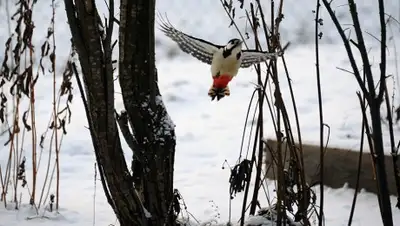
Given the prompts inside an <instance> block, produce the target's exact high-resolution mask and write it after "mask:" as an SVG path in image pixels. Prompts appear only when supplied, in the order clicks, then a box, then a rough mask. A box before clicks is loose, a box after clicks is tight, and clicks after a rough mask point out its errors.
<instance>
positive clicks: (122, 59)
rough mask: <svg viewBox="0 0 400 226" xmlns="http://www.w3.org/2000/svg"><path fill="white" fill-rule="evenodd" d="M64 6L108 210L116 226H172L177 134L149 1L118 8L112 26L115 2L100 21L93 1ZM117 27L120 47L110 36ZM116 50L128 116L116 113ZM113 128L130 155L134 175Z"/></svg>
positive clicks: (128, 1)
mask: <svg viewBox="0 0 400 226" xmlns="http://www.w3.org/2000/svg"><path fill="white" fill-rule="evenodd" d="M64 3H65V8H66V12H67V17H68V23H69V26H70V29H71V33H72V40H73V44H74V46H75V48H76V51H77V53H78V55H79V62H80V67H81V70H82V72H81V74H82V80H83V85H79V83H80V82H79V81H80V80H79V76H77V80H78V85H79V87H80V89H81V93H82V98H83V100H84V104H85V110H86V114H87V118H88V123H89V128H90V133H91V137H92V141H93V146H94V150H95V153H96V159H97V162H98V167H99V172H100V175H101V179H102V185H103V188H104V191H105V194H106V197H107V199H108V202H109V204H110V205H111V207H112V208H113V209H114V211H115V213H116V215H117V217H118V219H119V222H120V225H122V226H132V225H154V226H158V225H173V224H174V214H173V213H172V211H171V209H172V208H171V207H172V200H173V185H172V182H173V164H174V154H175V132H174V125H173V123H172V121H171V120H170V118H169V116H168V113H167V111H166V109H165V106H164V104H163V102H162V99H161V96H160V92H159V89H158V86H157V71H156V67H155V60H154V57H155V53H154V14H155V0H150V1H149V0H121V5H120V11H119V14H116V15H120V18H119V19H118V20H117V19H115V18H114V17H113V16H114V1H113V0H109V1H108V7H109V16H108V19H106V20H105V21H104V20H102V18H101V17H100V14H99V12H98V11H97V9H96V3H95V1H94V0H64ZM118 21H119V22H118ZM117 25H119V37H118V44H117V42H115V41H113V40H112V35H111V34H112V31H113V28H114V26H117ZM114 47H119V59H118V71H119V73H118V75H119V76H118V78H119V83H120V86H121V90H122V98H123V101H124V105H125V109H126V111H124V112H121V113H120V114H117V113H116V112H115V110H114V76H113V75H114V68H113V59H112V57H111V56H112V52H113V48H114ZM77 71H78V70H77V69H76V68H75V72H76V73H77ZM82 87H84V88H82ZM117 124H118V125H119V127H120V129H121V132H122V135H123V137H124V139H125V140H126V142H127V144H128V145H129V147H130V148H131V149H132V151H133V160H132V167H131V170H132V172H130V171H129V169H128V167H127V164H126V162H125V158H124V154H123V150H122V147H121V140H120V136H119V132H118V128H117ZM129 128H132V129H131V130H132V131H131V130H130V129H129Z"/></svg>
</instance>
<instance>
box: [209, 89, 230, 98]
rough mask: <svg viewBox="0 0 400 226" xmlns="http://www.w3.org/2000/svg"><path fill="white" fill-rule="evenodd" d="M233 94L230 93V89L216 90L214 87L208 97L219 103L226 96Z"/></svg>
mask: <svg viewBox="0 0 400 226" xmlns="http://www.w3.org/2000/svg"><path fill="white" fill-rule="evenodd" d="M230 94H231V93H230V91H229V88H228V87H225V88H216V87H214V86H212V87H211V88H210V90H209V91H208V96H210V97H211V101H213V100H214V99H215V98H217V101H219V100H220V99H222V98H223V97H225V96H229V95H230Z"/></svg>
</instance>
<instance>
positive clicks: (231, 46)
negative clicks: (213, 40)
mask: <svg viewBox="0 0 400 226" xmlns="http://www.w3.org/2000/svg"><path fill="white" fill-rule="evenodd" d="M242 43H243V42H242V40H240V39H237V38H234V39H231V40H229V42H228V44H226V46H225V51H232V50H236V49H237V50H239V51H240V50H242Z"/></svg>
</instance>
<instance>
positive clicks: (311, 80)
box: [0, 0, 400, 226]
mask: <svg viewBox="0 0 400 226" xmlns="http://www.w3.org/2000/svg"><path fill="white" fill-rule="evenodd" d="M343 1H344V0H341V1H335V4H337V5H341V3H340V2H343ZM98 2H99V3H100V4H101V2H102V1H98ZM215 2H218V1H215V0H203V1H202V2H201V3H199V1H178V0H159V1H158V7H157V8H158V10H159V11H160V12H161V13H164V12H165V13H167V15H168V17H169V19H170V21H171V22H172V23H173V24H174V25H175V26H176V27H177V28H178V29H181V30H183V31H184V32H187V33H190V34H193V35H195V36H199V37H202V38H205V39H209V40H211V41H213V42H218V43H221V44H223V43H224V42H226V40H227V39H229V38H230V37H232V36H236V33H235V30H234V29H233V28H228V25H229V21H228V19H227V18H226V16H225V15H224V12H223V9H222V8H221V6H220V5H219V4H218V3H215ZM386 3H387V8H388V13H389V14H392V15H393V16H394V17H396V18H399V17H400V12H398V10H399V3H398V1H396V0H391V1H389V0H387V1H386ZM58 4H59V8H58V15H57V20H56V24H57V27H56V34H57V42H58V46H57V56H58V60H59V61H58V62H59V64H60V65H58V70H60V71H61V70H62V68H63V65H64V61H63V59H66V57H67V56H68V52H69V49H68V47H69V38H70V36H69V28H68V26H67V24H66V20H65V19H66V18H65V15H64V14H65V13H64V5H63V2H62V1H59V2H58ZM285 4H286V5H285V7H286V8H285V20H284V22H283V23H282V29H283V31H282V38H283V39H284V40H287V41H293V43H294V44H293V45H292V46H291V48H290V49H289V50H288V52H287V53H286V55H285V57H286V62H287V64H288V66H289V71H290V75H291V79H292V83H293V87H294V92H295V94H296V101H297V104H298V111H299V116H300V124H301V130H302V134H303V140H305V141H308V142H312V143H315V142H318V137H319V136H318V134H319V132H318V130H319V125H318V122H317V118H318V110H317V109H318V108H317V95H316V92H317V91H316V79H315V66H314V63H315V58H314V50H313V49H314V47H313V46H312V44H311V43H312V42H313V41H312V35H313V33H312V31H313V25H312V20H313V14H312V12H311V11H312V10H313V9H314V5H313V4H314V1H307V2H304V3H302V5H301V10H300V7H298V6H297V5H298V1H293V0H287V1H285ZM375 5H376V3H375V1H374V2H373V3H372V1H360V3H359V7H360V16H361V18H362V23H363V24H364V25H365V27H366V29H365V30H366V31H368V32H370V33H372V34H374V35H377V34H379V29H378V17H377V16H376V17H373V16H371V15H375V14H373V13H376V11H377V7H375ZM1 7H2V8H1V10H2V11H1V15H5V11H4V8H3V7H4V4H2V5H1ZM100 8H102V9H104V6H103V5H101V7H100ZM205 11H207V14H206V16H204V12H205ZM237 11H238V12H237V13H238V15H237V16H236V17H237V18H239V10H238V9H237ZM12 12H13V11H12ZM340 12H342V13H343V17H342V18H343V20H344V22H343V23H345V21H346V18H348V17H346V16H345V13H346V12H347V9H346V8H345V7H341V8H340V7H339V8H338V13H340ZM34 13H36V14H34V20H35V25H36V29H37V32H38V34H37V36H35V37H36V39H35V43H38V44H37V46H39V44H40V43H41V42H42V41H43V40H44V38H43V37H44V35H45V33H46V31H47V30H46V29H47V26H48V23H49V18H50V15H51V10H50V6H49V3H43V2H40V1H39V3H38V5H37V7H36V10H35V12H34ZM323 15H324V16H325V17H324V19H325V20H324V21H325V25H324V27H323V30H324V39H323V42H324V43H325V44H324V45H323V46H321V63H320V64H321V71H322V74H321V76H322V81H321V82H322V86H323V102H324V117H325V123H326V124H328V125H329V126H330V128H331V137H330V145H332V146H339V147H345V148H357V147H358V146H359V136H360V132H359V131H360V128H361V127H360V125H361V120H360V113H359V111H360V110H359V107H358V106H359V105H358V101H357V96H356V91H357V90H358V88H357V87H358V86H357V83H356V81H355V79H354V78H353V77H352V75H350V74H348V73H345V72H343V71H340V70H338V69H337V68H336V67H342V68H346V69H350V65H349V64H348V61H347V58H346V54H345V51H344V49H343V47H342V46H341V45H340V40H339V39H337V37H336V33H335V31H334V30H333V29H332V24H331V23H330V22H329V18H327V13H326V12H323ZM182 18H185V19H182ZM215 21H218V22H215ZM347 21H349V20H348V19H347ZM239 24H241V25H242V26H241V28H242V29H244V19H242V20H241V21H239ZM211 25H212V26H211ZM396 29H397V31H395V32H397V33H396V34H397V36H394V37H395V38H394V40H395V41H396V43H397V46H400V40H399V37H400V36H399V30H400V29H399V27H398V26H397V28H396ZM0 30H1V32H0V42H1V43H4V41H5V40H6V39H7V38H8V28H7V25H6V24H5V23H4V22H2V26H0ZM394 30H395V29H394ZM292 31H296V32H292ZM215 34H218V35H215ZM156 35H157V40H158V42H157V67H158V71H159V86H160V89H161V93H162V94H163V98H164V101H165V103H166V106H167V109H168V111H169V113H170V115H171V118H172V119H173V120H174V122H175V124H176V125H177V126H176V134H177V139H178V140H177V150H176V165H175V187H176V188H177V189H179V191H180V192H181V194H182V195H183V198H184V199H185V202H186V204H187V206H188V210H189V211H190V212H191V213H192V214H193V215H194V216H195V217H196V218H197V219H199V220H201V221H202V222H206V221H208V220H210V219H211V220H217V221H218V222H220V223H224V222H226V221H227V220H228V214H229V205H228V204H229V201H228V199H229V194H228V189H229V184H228V179H229V175H230V172H229V170H227V169H226V168H225V170H223V169H222V168H221V166H222V164H223V162H224V161H225V160H227V161H228V163H230V164H231V165H233V164H234V163H235V162H236V160H237V158H238V153H239V147H240V142H241V136H242V128H243V124H244V119H245V116H246V111H247V105H248V102H249V100H250V97H251V94H252V92H253V90H254V85H253V84H252V82H255V81H256V78H255V76H254V75H255V74H254V71H253V70H252V69H244V70H242V71H240V73H239V76H238V77H237V78H235V79H234V81H232V82H231V85H230V88H231V96H230V97H227V98H224V99H222V100H221V101H220V102H210V99H209V98H208V96H207V91H208V88H209V85H210V82H211V80H210V78H209V67H208V66H207V65H205V64H202V63H200V62H198V61H196V60H195V59H193V58H191V57H190V56H187V55H184V54H179V55H178V56H176V57H174V58H173V59H170V58H168V57H167V56H168V53H170V52H171V51H175V52H176V45H175V44H174V43H173V42H172V41H170V40H168V39H167V38H166V37H164V36H162V34H161V33H160V32H158V31H157V33H156ZM368 40H369V43H370V44H371V46H372V47H373V48H372V49H371V56H374V62H373V64H374V65H375V68H376V69H377V65H378V63H379V62H378V60H377V59H379V58H378V56H379V49H378V48H377V47H378V45H379V43H378V42H377V41H374V40H373V38H371V37H369V38H368ZM338 43H339V44H338ZM1 48H2V49H0V52H3V48H4V47H1ZM388 49H389V56H388V57H389V58H388V69H387V70H388V74H394V73H395V70H396V67H395V64H396V62H395V59H394V50H393V45H392V44H390V46H389V47H388ZM178 53H179V52H178ZM397 64H398V66H400V65H399V62H397ZM282 74H283V73H282ZM51 82H52V81H51V76H47V77H42V78H41V79H40V80H39V83H38V84H37V87H38V89H37V93H36V95H37V109H36V110H37V116H36V117H37V122H39V123H38V124H39V126H38V133H39V134H40V133H42V132H44V130H45V128H46V123H47V122H48V120H49V117H50V115H51V109H50V103H51V99H50V98H51V95H49V90H51V89H52V87H51V86H52V83H51ZM396 82H397V81H396ZM74 85H75V83H74ZM388 85H391V83H389V84H388ZM75 87H76V86H75ZM281 87H282V92H283V95H284V98H285V99H286V100H289V93H288V89H287V82H286V80H282V82H281ZM396 95H398V94H396ZM287 103H289V102H287ZM288 105H289V104H288ZM116 106H117V108H118V109H121V108H122V102H121V101H118V100H117V103H116ZM71 108H72V112H73V113H72V122H71V124H70V125H68V134H67V136H65V137H64V139H63V146H62V149H61V157H60V158H61V190H60V192H61V193H60V205H61V209H60V214H49V213H45V215H46V216H48V217H49V218H48V219H47V218H34V219H30V220H27V219H26V218H27V217H32V216H35V215H36V214H35V211H34V210H32V209H30V207H28V205H26V204H27V203H28V202H29V197H28V195H27V194H28V193H27V190H26V189H21V188H20V189H19V191H20V192H22V193H21V194H18V196H19V197H21V203H22V204H23V205H24V206H25V208H21V209H20V210H18V211H16V210H13V209H12V205H9V210H4V207H3V205H0V219H1V220H0V226H8V225H20V226H28V225H43V226H53V225H57V226H58V225H60V226H67V225H68V226H86V225H93V224H94V221H95V225H98V226H100V225H104V226H106V225H111V224H114V225H118V224H117V223H116V217H115V215H114V213H113V211H112V210H111V208H110V207H109V205H108V204H107V202H106V200H105V198H104V195H103V191H102V188H101V185H100V183H98V182H97V185H96V187H97V189H95V180H94V175H95V170H94V169H95V167H94V163H95V158H94V153H93V148H92V146H91V141H90V136H89V132H88V130H87V129H86V128H85V126H86V125H87V122H86V119H85V113H84V110H83V105H82V103H81V100H80V95H79V93H78V90H77V88H75V89H74V101H73V104H72V106H71ZM290 109H291V108H289V110H290ZM271 125H272V124H271V122H270V120H269V118H268V117H267V118H266V121H265V126H266V136H267V137H273V136H274V135H273V130H272V126H271ZM6 139H7V137H0V143H1V142H4V141H6ZM29 140H30V139H26V143H25V144H24V146H26V148H29V147H30V142H29ZM124 145H125V144H124ZM385 146H386V147H388V140H386V141H385ZM125 147H126V146H125ZM125 150H126V153H125V154H126V156H127V158H128V159H129V158H130V156H131V154H130V151H129V149H128V148H126V149H125ZM28 151H29V149H28V150H26V152H27V153H28ZM47 153H48V150H45V151H44V153H43V155H46V154H47ZM7 156H8V147H3V148H2V150H1V151H0V164H1V165H2V166H3V165H4V164H5V161H6V158H7ZM27 161H28V163H27V175H28V178H27V180H28V183H30V178H29V175H30V170H31V168H30V165H31V162H30V158H29V156H27ZM41 183H42V178H40V179H39V184H41ZM272 183H273V182H272V181H269V182H268V185H269V186H268V190H269V191H270V194H273V193H272V190H273V185H272ZM54 190H55V188H54V187H53V188H52V191H51V192H54ZM353 193H354V190H352V189H348V188H346V187H344V188H341V189H330V188H326V189H325V214H326V223H327V225H329V226H330V225H334V226H336V225H347V219H348V214H349V209H350V207H351V201H352V197H353ZM241 198H242V195H241V194H239V195H238V196H237V197H236V198H235V199H234V200H233V201H232V216H233V217H232V218H233V220H234V221H236V220H238V218H239V213H240V209H241V202H242V201H241V200H242V199H241ZM395 201H396V200H395V197H392V203H393V204H394V203H395ZM260 202H261V204H262V205H263V204H264V205H265V204H266V200H265V199H261V200H260ZM393 213H394V221H395V222H397V223H398V224H400V213H399V210H396V209H393ZM42 214H43V210H41V211H40V215H42ZM353 225H381V220H380V217H379V208H378V203H377V198H376V196H375V195H373V194H371V193H366V192H361V193H360V195H359V196H358V203H357V207H356V212H355V217H354V221H353Z"/></svg>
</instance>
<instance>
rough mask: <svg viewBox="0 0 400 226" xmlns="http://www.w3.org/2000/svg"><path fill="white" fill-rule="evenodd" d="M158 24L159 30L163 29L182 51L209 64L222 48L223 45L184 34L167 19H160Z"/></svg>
mask: <svg viewBox="0 0 400 226" xmlns="http://www.w3.org/2000/svg"><path fill="white" fill-rule="evenodd" d="M159 24H160V27H161V29H160V30H161V31H163V32H164V33H165V35H166V36H168V37H169V38H171V39H172V40H174V41H175V42H176V43H177V44H178V46H179V48H180V49H181V50H182V51H183V52H185V53H188V54H190V55H192V56H194V57H195V58H197V59H198V60H200V61H201V62H204V63H207V64H210V65H211V62H212V58H213V55H214V53H215V52H216V51H217V50H218V49H220V48H223V46H219V45H215V44H213V43H211V42H208V41H205V40H203V39H199V38H195V37H193V36H190V35H188V34H185V33H183V32H181V31H179V30H177V29H175V28H174V27H173V26H172V25H171V23H169V22H168V21H167V22H166V21H165V20H162V19H161V20H160V23H159Z"/></svg>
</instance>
